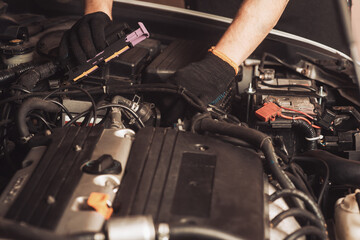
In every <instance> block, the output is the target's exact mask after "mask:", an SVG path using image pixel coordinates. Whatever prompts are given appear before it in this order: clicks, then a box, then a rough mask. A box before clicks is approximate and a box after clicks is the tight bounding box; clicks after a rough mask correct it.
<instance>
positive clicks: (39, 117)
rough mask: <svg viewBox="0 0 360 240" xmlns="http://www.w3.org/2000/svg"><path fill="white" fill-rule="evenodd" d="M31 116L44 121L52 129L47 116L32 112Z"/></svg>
mask: <svg viewBox="0 0 360 240" xmlns="http://www.w3.org/2000/svg"><path fill="white" fill-rule="evenodd" d="M30 116H31V117H35V118H37V119H39V120H40V121H41V122H43V123H44V124H45V126H46V127H47V128H48V129H49V130H52V127H51V126H50V124H49V123H48V122H47V121H46V120H45V118H43V117H42V116H40V115H39V114H36V113H31V114H30Z"/></svg>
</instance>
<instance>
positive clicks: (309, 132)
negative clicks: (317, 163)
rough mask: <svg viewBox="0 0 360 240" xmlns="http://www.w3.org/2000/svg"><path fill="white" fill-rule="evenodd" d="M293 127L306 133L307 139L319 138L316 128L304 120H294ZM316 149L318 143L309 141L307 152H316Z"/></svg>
mask: <svg viewBox="0 0 360 240" xmlns="http://www.w3.org/2000/svg"><path fill="white" fill-rule="evenodd" d="M292 126H293V127H295V128H298V129H299V130H301V131H302V132H303V133H304V135H305V137H308V138H315V137H316V136H317V135H316V132H315V130H314V128H313V127H312V126H311V125H310V124H309V123H307V122H305V121H304V120H301V119H294V120H293V122H292ZM316 148H317V147H316V141H308V146H307V149H306V150H315V149H316Z"/></svg>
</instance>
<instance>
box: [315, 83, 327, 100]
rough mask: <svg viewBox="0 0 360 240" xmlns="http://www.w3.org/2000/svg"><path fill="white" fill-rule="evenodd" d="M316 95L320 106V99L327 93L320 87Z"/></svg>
mask: <svg viewBox="0 0 360 240" xmlns="http://www.w3.org/2000/svg"><path fill="white" fill-rule="evenodd" d="M316 94H317V95H318V96H319V105H321V103H322V99H323V98H324V97H326V96H327V93H326V92H325V91H324V87H323V86H320V89H319V91H318V92H317V93H316Z"/></svg>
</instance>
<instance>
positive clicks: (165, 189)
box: [114, 128, 264, 239]
mask: <svg viewBox="0 0 360 240" xmlns="http://www.w3.org/2000/svg"><path fill="white" fill-rule="evenodd" d="M114 207H115V211H116V215H119V216H128V215H152V216H153V218H154V219H155V222H157V223H160V222H167V223H170V224H198V225H201V226H211V227H214V228H217V229H221V230H224V231H228V232H231V233H233V234H236V235H239V236H241V237H244V238H246V239H264V178H263V168H262V164H261V160H260V158H259V157H258V156H257V155H256V154H255V153H253V152H251V151H249V150H247V149H244V148H238V147H234V146H232V145H230V144H227V143H224V142H221V141H218V140H216V139H215V138H212V137H207V136H201V135H197V134H192V133H189V132H179V131H175V130H171V129H164V128H144V129H142V130H140V131H139V132H138V133H137V134H136V139H135V142H134V144H133V146H132V150H131V153H130V157H129V160H128V164H127V167H126V172H125V176H124V178H123V181H122V183H121V186H120V189H119V192H118V195H117V199H116V201H115V205H114Z"/></svg>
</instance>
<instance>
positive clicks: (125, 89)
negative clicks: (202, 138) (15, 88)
mask: <svg viewBox="0 0 360 240" xmlns="http://www.w3.org/2000/svg"><path fill="white" fill-rule="evenodd" d="M65 88H66V87H65ZM87 91H88V92H89V93H90V94H95V95H96V94H109V95H118V94H134V93H149V92H150V93H154V92H157V93H173V94H178V95H180V96H182V97H183V98H184V100H185V101H186V102H187V103H189V104H190V105H191V106H192V107H194V108H195V109H197V110H198V111H200V112H201V113H205V112H208V110H207V106H206V105H205V104H204V103H203V102H202V101H201V100H200V99H199V98H198V97H197V96H195V95H194V94H192V93H191V92H189V91H187V90H186V89H184V88H181V87H178V86H175V85H170V84H139V85H131V86H123V85H121V86H119V85H108V86H105V87H99V86H97V87H93V88H91V89H87ZM81 93H82V92H81V91H68V92H57V93H52V96H62V95H68V96H77V95H78V94H81ZM48 94H49V92H46V93H44V92H32V93H31V94H22V95H18V96H12V97H8V98H6V99H3V100H1V101H0V106H1V105H3V104H5V103H8V102H12V101H17V100H22V99H25V98H29V97H41V96H47V95H48Z"/></svg>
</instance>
